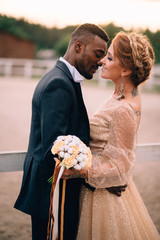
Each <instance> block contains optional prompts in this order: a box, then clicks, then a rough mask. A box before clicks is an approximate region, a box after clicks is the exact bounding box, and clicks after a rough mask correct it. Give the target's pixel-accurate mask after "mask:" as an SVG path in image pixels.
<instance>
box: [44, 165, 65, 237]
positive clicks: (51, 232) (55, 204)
mask: <svg viewBox="0 0 160 240" xmlns="http://www.w3.org/2000/svg"><path fill="white" fill-rule="evenodd" d="M59 163H60V161H57V162H56V166H55V170H54V174H53V183H52V189H51V196H50V209H49V221H48V229H47V240H57V239H58V210H59V181H60V179H61V176H62V174H63V171H64V169H65V167H64V166H62V167H61V168H58V165H59ZM63 181H64V180H63ZM65 182H66V180H65ZM63 191H65V188H64V184H63ZM63 191H62V204H61V207H63V208H64V197H65V192H64V193H63ZM62 212H64V211H63V209H62ZM61 218H62V214H61ZM62 225H63V219H62V224H61V229H62V228H63V226H62ZM62 232H63V230H62ZM61 239H62V240H63V237H61Z"/></svg>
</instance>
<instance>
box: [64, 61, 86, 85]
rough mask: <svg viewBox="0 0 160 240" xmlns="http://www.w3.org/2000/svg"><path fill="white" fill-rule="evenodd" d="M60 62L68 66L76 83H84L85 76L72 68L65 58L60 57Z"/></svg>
mask: <svg viewBox="0 0 160 240" xmlns="http://www.w3.org/2000/svg"><path fill="white" fill-rule="evenodd" d="M59 60H60V61H62V62H64V63H65V64H66V66H67V67H68V69H69V71H70V73H71V75H72V77H73V80H74V82H78V83H82V82H83V80H84V78H83V76H82V75H81V74H80V73H79V72H78V71H77V69H76V68H75V67H74V66H72V65H71V64H70V63H69V62H68V61H66V60H65V59H64V58H63V57H60V59H59Z"/></svg>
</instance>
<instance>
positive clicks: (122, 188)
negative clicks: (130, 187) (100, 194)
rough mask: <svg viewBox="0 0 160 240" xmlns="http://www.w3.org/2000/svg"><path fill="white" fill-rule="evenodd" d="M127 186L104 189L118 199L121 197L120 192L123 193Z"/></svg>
mask: <svg viewBox="0 0 160 240" xmlns="http://www.w3.org/2000/svg"><path fill="white" fill-rule="evenodd" d="M126 187H127V184H125V185H124V186H118V187H109V188H106V189H107V190H108V191H109V192H110V193H113V194H115V195H117V196H118V197H120V196H121V194H122V192H124V191H125V190H126Z"/></svg>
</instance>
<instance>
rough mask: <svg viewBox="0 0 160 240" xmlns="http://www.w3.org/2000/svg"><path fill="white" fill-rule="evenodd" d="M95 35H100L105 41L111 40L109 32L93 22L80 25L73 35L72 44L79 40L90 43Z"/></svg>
mask: <svg viewBox="0 0 160 240" xmlns="http://www.w3.org/2000/svg"><path fill="white" fill-rule="evenodd" d="M95 36H98V37H100V38H101V39H103V40H104V41H105V42H108V41H109V36H108V34H107V33H106V32H105V31H104V30H103V29H102V28H101V27H99V26H97V25H95V24H91V23H85V24H82V25H80V26H78V27H77V28H76V29H75V30H74V32H73V33H72V35H71V41H70V44H72V43H74V42H75V41H77V40H81V41H83V42H84V43H88V42H89V41H90V40H93V38H94V37H95Z"/></svg>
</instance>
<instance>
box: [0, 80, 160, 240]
mask: <svg viewBox="0 0 160 240" xmlns="http://www.w3.org/2000/svg"><path fill="white" fill-rule="evenodd" d="M37 82H38V81H37V80H30V79H21V78H11V79H8V78H2V77H0V151H1V152H5V151H18V150H20V151H26V149H27V144H28V136H29V128H30V117H31V98H32V94H33V91H34V88H35V86H36V84H37ZM82 89H83V94H84V99H85V102H86V106H87V110H88V113H89V116H90V115H92V114H93V113H94V111H95V109H96V108H97V107H98V106H99V105H100V104H101V103H102V102H103V101H104V100H105V99H106V98H107V97H108V96H110V94H111V93H112V91H113V89H111V88H106V87H97V86H93V85H90V84H88V83H84V85H83V87H82ZM159 142H160V94H153V93H144V92H143V93H142V120H141V125H140V129H139V135H138V143H159ZM159 172H160V161H157V162H152V161H150V162H137V163H136V166H135V171H134V179H135V183H136V185H137V187H138V189H139V191H140V194H141V196H142V198H143V200H144V202H145V204H146V206H147V209H148V211H149V213H150V216H151V217H152V219H153V221H154V223H155V225H156V227H157V229H158V231H159V232H160V174H159ZM21 179H22V172H11V173H0V240H15V239H16V240H30V239H31V227H30V216H28V215H26V214H23V213H21V212H19V211H17V210H15V209H14V208H13V205H14V202H15V200H16V198H17V195H18V193H19V190H20V185H21Z"/></svg>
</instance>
